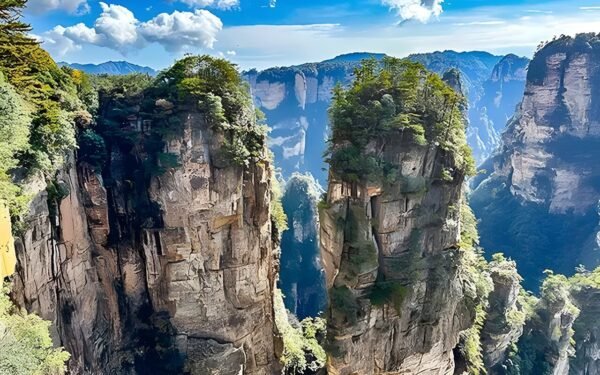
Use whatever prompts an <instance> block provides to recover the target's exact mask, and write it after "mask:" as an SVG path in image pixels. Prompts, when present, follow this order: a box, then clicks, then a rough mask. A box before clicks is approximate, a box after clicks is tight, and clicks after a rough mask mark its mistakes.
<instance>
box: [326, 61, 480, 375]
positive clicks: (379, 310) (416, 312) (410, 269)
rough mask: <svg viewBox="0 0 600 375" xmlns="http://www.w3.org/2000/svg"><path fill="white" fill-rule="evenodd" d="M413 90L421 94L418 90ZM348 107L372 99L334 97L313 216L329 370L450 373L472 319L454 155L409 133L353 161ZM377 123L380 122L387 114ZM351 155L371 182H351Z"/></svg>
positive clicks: (370, 141)
mask: <svg viewBox="0 0 600 375" xmlns="http://www.w3.org/2000/svg"><path fill="white" fill-rule="evenodd" d="M390 64H391V65H392V66H393V64H394V63H393V62H391V63H390ZM399 64H400V66H403V68H401V67H397V68H396V69H398V70H395V71H394V70H393V69H394V68H390V69H392V71H394V72H395V73H394V74H398V75H399V77H398V78H397V80H398V81H401V80H402V79H403V78H402V77H404V76H403V75H402V74H403V73H402V72H403V69H407V70H409V71H411V72H414V69H416V70H419V69H420V68H418V67H415V66H414V65H410V63H409V64H408V65H402V64H403V63H399ZM367 69H368V68H367ZM370 74H371V73H369V72H368V71H367V72H366V73H365V74H364V76H365V77H369V76H370ZM416 74H417V75H418V74H423V71H420V73H416ZM367 79H368V78H367ZM376 79H377V78H374V80H376ZM438 79H439V78H438ZM362 84H364V85H369V84H373V83H362V81H358V83H355V86H356V87H358V88H357V89H356V90H359V91H360V87H362V86H361V85H362ZM442 85H443V84H442ZM446 87H447V86H446ZM413 89H414V90H419V87H418V85H417V86H415V87H413ZM447 90H450V89H449V88H447ZM450 91H452V90H450ZM352 92H354V91H352ZM430 94H431V92H430ZM347 95H349V96H351V95H352V94H347ZM365 95H366V94H365ZM380 95H383V94H380ZM457 97H458V96H457ZM354 100H372V101H369V103H373V101H374V100H376V99H375V98H371V97H369V99H365V98H363V97H361V99H356V98H353V97H345V96H339V102H338V103H334V105H333V108H338V110H339V112H333V113H334V119H333V127H334V129H333V143H332V150H331V151H330V152H331V156H330V162H331V163H332V165H331V172H330V179H329V185H328V191H327V202H326V204H323V205H322V210H321V213H320V214H321V215H320V218H321V238H320V240H321V252H322V257H323V263H324V267H325V273H326V277H327V286H328V288H329V295H330V306H329V313H328V336H329V343H328V346H327V350H328V354H329V361H328V371H329V373H330V374H342V375H345V374H375V373H378V374H400V373H419V374H452V373H453V371H454V355H453V349H454V347H455V346H456V345H457V343H458V340H459V334H460V332H461V331H463V330H465V329H467V328H469V327H470V326H471V325H472V324H473V320H474V311H473V306H472V304H471V303H470V302H471V301H470V300H469V298H467V296H466V294H467V292H466V290H465V289H466V285H465V275H464V273H463V272H464V269H463V267H462V262H463V253H461V250H460V249H459V239H460V225H459V221H460V220H459V215H460V209H457V207H460V205H461V196H462V183H463V179H464V174H465V170H464V169H463V168H464V166H463V165H461V164H460V163H459V160H460V156H459V155H458V154H454V153H453V152H451V151H449V150H445V149H443V148H442V147H440V146H439V144H437V145H436V143H435V142H434V141H430V142H427V141H417V140H416V138H415V134H413V133H412V131H411V130H409V129H404V130H395V131H394V130H389V129H388V130H382V131H384V132H386V133H385V135H381V133H374V134H380V136H375V135H374V136H373V138H366V139H365V143H366V145H365V146H364V148H363V149H362V150H361V151H360V154H358V155H356V156H352V155H354V153H353V151H352V149H353V148H354V147H355V148H358V147H361V146H360V143H359V142H360V140H359V136H358V134H361V133H360V132H361V129H363V128H362V126H367V124H363V123H358V122H352V124H353V125H346V124H350V122H347V121H344V119H343V116H346V113H349V112H346V110H345V108H346V107H344V103H349V102H352V103H354ZM380 100H381V101H382V102H385V103H386V105H388V106H389V105H391V104H392V103H394V102H396V100H400V98H395V97H392V96H390V95H387V96H386V95H384V97H382V98H381V99H380ZM346 109H347V108H346ZM440 110H441V109H440ZM334 111H336V110H335V109H334ZM349 111H350V113H356V112H352V111H351V110H349ZM394 112H395V110H392V109H389V110H386V111H385V113H386V114H387V115H390V114H393V113H394ZM452 113H453V114H454V115H455V116H456V118H455V120H457V121H460V122H459V124H460V131H459V130H456V132H457V133H453V134H456V136H457V137H458V140H460V139H462V142H465V141H464V127H463V125H464V123H463V122H462V120H460V118H461V112H460V109H459V108H458V107H456V108H454V109H453V110H452ZM337 116H340V117H339V118H338V117H337ZM384 116H386V115H384ZM398 116H402V114H400V113H398ZM451 116H452V115H451ZM338 121H339V122H338ZM373 121H374V120H373ZM379 121H380V122H379V123H385V121H386V120H385V117H384V119H381V120H379ZM345 126H350V128H346V127H345ZM448 126H450V125H448ZM353 131H356V134H354V133H352V132H353ZM362 131H364V130H362ZM415 131H417V130H415ZM427 131H428V132H429V131H430V132H432V133H427V134H428V137H431V138H428V139H429V140H430V139H433V137H434V132H435V131H434V130H433V129H429V128H428V130H427ZM364 132H365V133H366V131H364ZM365 133H362V136H363V137H364V134H365ZM442 133H443V132H442ZM461 133H462V135H461ZM352 134H354V135H352ZM367 134H368V133H367ZM458 140H457V139H455V141H457V142H458ZM350 142H352V143H351V145H350ZM353 157H356V158H358V159H360V160H363V161H364V162H365V163H370V162H372V163H373V165H372V167H367V170H368V173H369V174H370V175H372V176H373V178H372V179H371V180H369V179H368V178H367V177H366V176H362V178H361V177H359V180H356V179H355V180H353V177H352V176H354V174H355V173H358V172H356V169H355V168H360V165H361V161H359V160H354V159H351V161H346V160H347V159H346V158H353ZM368 165H371V164H368ZM377 166H384V167H383V168H384V172H383V174H384V175H385V176H388V177H384V178H383V179H381V177H376V176H379V175H378V174H377V171H376V169H377V168H378V167H377ZM379 168H381V167H379ZM386 171H387V172H386ZM449 171H451V172H449ZM387 173H391V174H392V175H393V176H397V180H396V182H393V183H391V182H386V181H389V180H388V179H389V178H392V179H394V178H395V177H392V175H389V174H387ZM359 176H360V175H359Z"/></svg>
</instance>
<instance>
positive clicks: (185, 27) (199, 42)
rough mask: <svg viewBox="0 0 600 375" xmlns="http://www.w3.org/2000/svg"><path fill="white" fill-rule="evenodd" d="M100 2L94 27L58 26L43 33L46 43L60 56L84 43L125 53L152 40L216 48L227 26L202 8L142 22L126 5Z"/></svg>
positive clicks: (173, 48)
mask: <svg viewBox="0 0 600 375" xmlns="http://www.w3.org/2000/svg"><path fill="white" fill-rule="evenodd" d="M100 6H101V7H102V13H101V14H100V16H99V17H98V18H97V19H96V21H95V22H94V25H93V26H92V27H89V26H86V25H85V24H83V23H79V24H76V25H74V26H69V27H63V26H61V25H59V26H56V27H54V28H53V29H52V30H50V31H47V32H46V33H44V34H43V35H41V38H42V39H43V41H44V46H45V47H46V48H48V49H49V50H50V51H51V52H52V53H53V54H55V55H57V56H59V57H61V56H64V55H65V54H66V53H69V52H71V51H74V50H78V49H81V46H82V45H84V44H91V45H96V46H100V47H107V48H111V49H114V50H116V51H119V52H121V53H122V54H123V55H125V54H127V53H128V52H129V51H132V50H135V49H139V48H142V47H144V46H145V45H147V44H148V43H158V44H160V45H161V46H163V47H164V48H165V49H166V50H167V51H169V52H178V51H182V50H184V49H186V48H189V49H194V48H212V47H213V45H214V43H215V41H216V36H217V34H218V33H219V32H220V31H221V30H222V29H223V23H222V22H221V20H220V19H219V18H218V17H217V16H215V15H214V14H212V13H211V12H209V11H207V10H202V9H198V10H195V11H194V12H180V11H175V12H173V13H170V14H168V13H161V14H159V15H157V16H156V17H154V18H152V19H151V20H149V21H147V22H141V21H139V20H138V19H137V18H136V17H135V15H134V14H133V12H131V11H130V10H129V9H127V8H125V7H123V6H120V5H109V4H106V3H102V2H101V3H100Z"/></svg>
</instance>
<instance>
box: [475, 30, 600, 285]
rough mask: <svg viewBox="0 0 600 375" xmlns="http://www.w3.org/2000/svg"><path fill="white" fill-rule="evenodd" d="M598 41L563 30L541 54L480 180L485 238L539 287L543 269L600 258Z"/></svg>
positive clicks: (566, 270) (567, 269)
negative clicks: (564, 33)
mask: <svg viewBox="0 0 600 375" xmlns="http://www.w3.org/2000/svg"><path fill="white" fill-rule="evenodd" d="M597 41H598V37H597V36H596V35H594V34H582V35H578V36H577V37H575V38H571V37H562V38H559V39H557V40H555V41H552V42H550V43H548V44H547V45H545V46H544V47H543V48H541V49H540V50H539V51H538V52H537V53H536V56H535V57H534V59H533V60H532V62H531V64H530V66H529V70H528V73H527V86H526V89H525V95H524V98H523V101H522V103H521V104H520V106H519V109H518V113H517V114H516V115H515V117H514V118H513V120H512V121H511V122H510V124H509V126H508V129H507V131H506V133H505V134H504V136H503V146H502V148H501V150H500V151H499V152H498V154H497V155H495V156H494V157H493V158H491V159H490V160H489V161H488V162H486V164H485V165H484V168H485V169H487V170H488V171H489V172H491V173H490V174H489V175H487V176H484V177H480V178H478V179H476V180H475V188H476V189H475V191H474V193H473V194H472V197H471V204H472V206H473V209H474V211H475V214H476V215H477V217H478V218H479V219H480V220H481V223H480V225H479V229H480V234H481V238H482V245H483V247H484V248H485V249H493V250H494V251H497V250H500V251H504V252H506V253H507V255H509V256H510V257H511V258H513V259H514V260H516V261H517V264H518V266H519V270H520V273H521V275H522V276H523V277H524V279H525V286H526V288H527V289H531V290H534V289H537V287H538V285H539V284H538V281H539V280H540V278H541V276H542V271H543V270H544V269H552V270H554V271H556V272H558V273H563V274H572V273H573V270H574V269H575V267H576V266H577V265H579V264H584V265H587V266H588V267H591V268H593V267H594V266H595V265H597V264H598V262H599V261H600V256H599V255H598V254H600V253H599V252H598V245H597V244H596V233H597V230H596V226H597V204H598V199H599V197H600V186H599V185H598V183H597V180H598V176H600V168H599V167H598V164H597V163H594V162H593V161H592V160H595V158H597V156H598V152H599V151H598V150H600V147H598V146H599V144H600V125H599V124H600V112H599V111H598V110H597V106H596V105H595V103H596V102H597V101H598V100H599V99H600V90H599V89H600V80H599V77H600V73H599V72H600V71H599V70H598V64H597V57H598V56H599V54H600V47H599V44H598V43H597Z"/></svg>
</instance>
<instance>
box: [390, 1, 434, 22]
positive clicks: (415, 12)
mask: <svg viewBox="0 0 600 375" xmlns="http://www.w3.org/2000/svg"><path fill="white" fill-rule="evenodd" d="M381 2H382V3H383V5H387V6H388V7H390V9H392V10H395V11H396V12H397V13H398V16H399V17H400V18H401V19H402V20H412V19H414V20H418V21H421V22H423V23H425V22H427V21H429V20H430V19H431V17H438V16H439V15H440V14H442V11H443V9H442V3H443V2H444V0H381Z"/></svg>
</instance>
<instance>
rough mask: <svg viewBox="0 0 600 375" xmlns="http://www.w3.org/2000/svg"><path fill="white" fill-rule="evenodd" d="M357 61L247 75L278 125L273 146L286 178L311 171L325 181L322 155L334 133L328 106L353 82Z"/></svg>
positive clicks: (274, 126)
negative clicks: (338, 87) (338, 90)
mask: <svg viewBox="0 0 600 375" xmlns="http://www.w3.org/2000/svg"><path fill="white" fill-rule="evenodd" d="M365 57H367V56H365ZM357 63H358V62H357V61H354V62H347V61H338V60H336V59H334V60H330V61H327V62H322V63H316V64H304V65H299V66H293V67H286V68H272V69H267V70H264V71H261V72H257V71H249V72H246V73H245V78H246V79H247V80H248V82H249V83H250V87H251V90H252V95H253V97H254V102H255V104H256V106H257V107H258V108H260V109H261V110H262V111H263V112H264V113H265V115H266V117H267V122H268V124H269V126H270V127H271V128H272V131H271V134H270V136H271V138H270V140H269V146H270V148H271V150H272V151H273V152H274V154H275V160H276V163H277V166H278V167H280V168H282V171H283V174H284V177H286V178H288V177H291V175H292V173H294V172H301V173H305V172H309V173H311V174H312V175H313V176H314V177H315V178H316V179H317V180H318V181H319V182H320V183H321V184H324V183H325V181H326V178H327V173H326V172H324V171H323V169H324V168H325V167H326V166H325V164H324V163H323V158H322V155H323V152H324V151H325V142H326V140H327V134H328V129H327V124H328V117H327V108H329V104H330V103H331V97H332V92H333V88H334V87H335V85H336V84H338V83H341V84H347V83H348V82H350V80H351V78H352V71H353V69H354V67H356V65H357Z"/></svg>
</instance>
